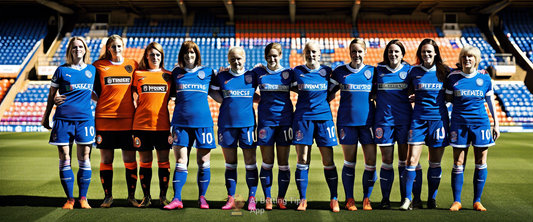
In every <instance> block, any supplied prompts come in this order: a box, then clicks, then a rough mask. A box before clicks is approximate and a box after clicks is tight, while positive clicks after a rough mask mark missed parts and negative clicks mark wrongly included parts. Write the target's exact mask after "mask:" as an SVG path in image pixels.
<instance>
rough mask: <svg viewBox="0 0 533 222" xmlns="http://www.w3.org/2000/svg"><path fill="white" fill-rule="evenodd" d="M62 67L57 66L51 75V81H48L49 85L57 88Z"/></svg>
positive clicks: (61, 77) (61, 76)
mask: <svg viewBox="0 0 533 222" xmlns="http://www.w3.org/2000/svg"><path fill="white" fill-rule="evenodd" d="M61 70H62V68H61V67H58V68H57V69H56V71H55V72H54V76H53V77H52V82H51V83H50V86H51V87H54V88H58V87H59V84H60V83H61V81H62V80H63V75H62V72H61Z"/></svg>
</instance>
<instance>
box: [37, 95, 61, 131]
mask: <svg viewBox="0 0 533 222" xmlns="http://www.w3.org/2000/svg"><path fill="white" fill-rule="evenodd" d="M57 89H58V88H57V87H53V86H50V91H49V92H48V100H47V103H46V110H45V111H44V114H43V119H42V120H41V125H43V126H44V128H46V129H52V127H50V113H51V112H52V108H53V107H54V97H55V96H56V93H57Z"/></svg>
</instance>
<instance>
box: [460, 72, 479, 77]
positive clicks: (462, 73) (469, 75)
mask: <svg viewBox="0 0 533 222" xmlns="http://www.w3.org/2000/svg"><path fill="white" fill-rule="evenodd" d="M461 75H463V76H464V77H465V78H468V79H470V78H474V77H475V76H476V75H477V70H476V71H475V72H474V73H470V74H466V73H464V72H463V71H461Z"/></svg>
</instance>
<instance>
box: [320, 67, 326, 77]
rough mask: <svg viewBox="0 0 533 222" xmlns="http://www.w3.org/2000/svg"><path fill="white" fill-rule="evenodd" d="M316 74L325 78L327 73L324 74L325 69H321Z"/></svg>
mask: <svg viewBox="0 0 533 222" xmlns="http://www.w3.org/2000/svg"><path fill="white" fill-rule="evenodd" d="M318 73H319V74H320V76H322V77H325V76H326V74H327V72H326V70H325V69H321V70H320V71H318Z"/></svg>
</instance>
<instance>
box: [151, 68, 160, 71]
mask: <svg viewBox="0 0 533 222" xmlns="http://www.w3.org/2000/svg"><path fill="white" fill-rule="evenodd" d="M159 71H161V68H159V69H148V72H159Z"/></svg>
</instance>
